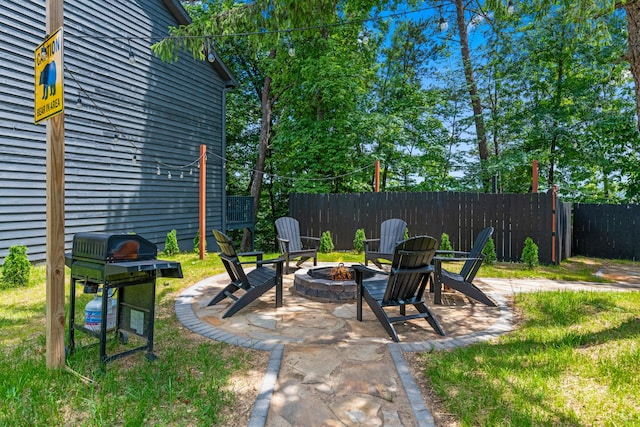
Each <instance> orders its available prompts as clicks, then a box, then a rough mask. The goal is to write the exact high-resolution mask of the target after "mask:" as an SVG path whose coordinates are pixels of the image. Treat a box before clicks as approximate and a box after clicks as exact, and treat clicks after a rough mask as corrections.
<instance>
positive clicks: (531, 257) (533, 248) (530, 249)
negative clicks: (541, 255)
mask: <svg viewBox="0 0 640 427" xmlns="http://www.w3.org/2000/svg"><path fill="white" fill-rule="evenodd" d="M520 260H521V261H522V263H523V264H524V265H525V266H526V267H527V268H530V269H533V268H535V267H537V266H538V264H539V260H538V245H536V244H535V242H534V241H533V239H532V238H531V237H527V238H526V239H525V240H524V248H523V249H522V257H521V258H520Z"/></svg>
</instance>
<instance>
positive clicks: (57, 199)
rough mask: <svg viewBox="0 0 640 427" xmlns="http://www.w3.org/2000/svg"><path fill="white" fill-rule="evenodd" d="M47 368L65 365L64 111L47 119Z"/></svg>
mask: <svg viewBox="0 0 640 427" xmlns="http://www.w3.org/2000/svg"><path fill="white" fill-rule="evenodd" d="M63 3H64V1H63V0H47V23H46V31H47V34H51V33H53V32H54V31H55V30H56V29H57V28H60V27H62V26H63V20H64V19H63V16H64V13H63V9H64V7H63ZM46 163H47V318H46V329H47V336H46V339H47V356H46V357H47V368H49V369H59V368H62V367H64V365H65V351H64V330H65V308H64V282H65V279H64V113H63V114H57V115H55V116H53V117H51V118H50V119H49V120H48V122H47V161H46Z"/></svg>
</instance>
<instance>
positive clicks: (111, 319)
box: [84, 289, 117, 332]
mask: <svg viewBox="0 0 640 427" xmlns="http://www.w3.org/2000/svg"><path fill="white" fill-rule="evenodd" d="M113 292H114V290H113V289H110V290H109V298H108V300H107V330H109V329H113V328H115V327H116V308H117V302H116V300H115V299H114V298H113ZM101 322H102V292H100V291H99V292H97V293H96V295H95V296H94V297H93V299H92V300H91V301H89V302H88V303H87V305H86V306H85V308H84V327H85V328H87V329H89V330H90V331H96V332H97V331H99V330H100V324H101Z"/></svg>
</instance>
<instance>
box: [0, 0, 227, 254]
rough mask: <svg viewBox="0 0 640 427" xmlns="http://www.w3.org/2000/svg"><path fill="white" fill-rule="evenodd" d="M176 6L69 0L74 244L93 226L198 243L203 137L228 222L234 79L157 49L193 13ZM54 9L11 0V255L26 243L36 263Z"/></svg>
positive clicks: (0, 19) (6, 205)
mask: <svg viewBox="0 0 640 427" xmlns="http://www.w3.org/2000/svg"><path fill="white" fill-rule="evenodd" d="M168 5H169V6H171V8H172V9H174V13H175V8H176V7H178V8H179V9H181V8H180V7H179V4H177V2H175V1H170V0H165V1H162V0H155V1H151V0H130V1H126V2H115V1H114V2H96V1H94V0H67V1H65V2H64V64H65V69H64V102H65V247H66V248H67V250H70V249H71V243H72V239H73V235H74V234H75V233H77V232H87V231H91V232H113V233H127V232H135V233H137V234H140V235H141V236H143V237H145V238H147V239H149V240H151V241H152V242H153V243H155V244H157V245H158V247H159V249H162V248H163V246H164V241H165V237H166V234H167V233H168V232H169V231H171V230H172V229H176V230H177V236H178V240H179V244H180V247H181V249H183V250H191V249H192V248H193V238H194V237H195V235H196V233H197V231H198V218H199V197H198V196H199V169H198V167H197V164H198V159H199V156H200V154H199V151H200V145H201V144H206V146H207V153H208V156H207V179H206V181H207V182H206V185H207V206H206V213H207V229H212V228H216V227H219V228H221V229H224V223H223V206H224V202H225V199H224V197H225V194H224V167H223V161H222V159H223V157H224V155H223V153H224V148H225V147H224V144H225V142H224V133H225V126H224V120H225V90H226V88H227V87H229V86H230V81H231V80H232V78H231V77H230V76H229V75H222V74H220V73H219V72H217V71H216V70H215V69H214V67H213V66H212V65H211V64H210V63H209V62H207V61H197V60H194V59H193V58H192V57H191V56H190V55H188V54H186V53H184V54H181V56H180V58H179V60H178V61H177V62H175V63H165V62H162V61H160V60H159V59H158V58H156V57H154V56H153V53H152V52H151V50H150V48H149V46H150V45H151V44H152V43H153V42H155V41H157V40H159V39H160V38H161V37H163V36H166V35H167V28H168V27H169V26H170V25H177V24H178V23H180V22H181V20H182V21H183V20H184V19H185V18H184V16H182V17H179V16H175V15H174V14H173V13H172V11H171V10H170V9H169V8H168V7H167V6H168ZM45 13H46V11H45V2H43V1H41V0H23V1H20V2H15V1H7V0H0V28H2V32H0V58H1V59H0V64H2V66H1V67H0V264H1V263H2V261H3V259H4V257H5V256H6V255H7V253H8V249H9V247H10V246H12V245H26V246H27V247H28V255H29V259H30V260H31V261H33V262H40V261H44V259H45V255H46V246H45V243H46V196H47V195H46V166H45V161H46V134H45V132H46V125H45V123H44V122H43V123H41V124H38V125H34V124H33V103H34V49H35V48H36V46H37V45H38V44H39V43H41V42H42V40H44V38H45ZM129 46H130V47H131V51H132V52H133V54H134V56H135V63H133V64H132V63H130V62H129ZM216 66H217V67H220V64H216ZM79 99H80V100H81V101H82V106H80V104H79V103H78V102H77V101H78V100H79ZM158 171H159V172H160V174H159V175H158V174H157V173H158ZM169 173H171V179H169V177H168V174H169ZM181 173H182V177H181ZM206 237H207V239H208V240H209V241H210V244H211V245H212V244H213V240H212V239H210V238H209V236H206Z"/></svg>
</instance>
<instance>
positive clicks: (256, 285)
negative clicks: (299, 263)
mask: <svg viewBox="0 0 640 427" xmlns="http://www.w3.org/2000/svg"><path fill="white" fill-rule="evenodd" d="M213 235H214V236H215V238H216V242H217V243H218V246H219V247H220V251H221V252H220V253H219V254H218V255H219V256H220V259H222V263H223V264H224V268H225V269H226V270H227V273H228V274H229V277H230V278H231V283H229V284H228V285H227V286H226V287H225V288H224V289H223V290H222V291H220V292H219V293H218V294H217V295H216V296H215V297H213V299H212V300H211V301H210V302H209V304H208V305H209V306H211V305H215V304H217V303H219V302H220V301H222V300H224V299H225V298H231V299H232V300H234V301H235V302H234V303H233V304H232V305H231V306H230V307H229V309H228V310H227V311H226V312H225V313H224V315H223V316H222V317H223V318H225V317H231V316H233V315H234V314H235V313H237V312H238V311H239V310H241V309H243V308H244V307H246V306H247V305H248V304H250V303H251V302H252V301H254V300H255V299H256V298H258V297H260V296H261V295H262V294H264V293H265V292H267V291H268V290H269V289H271V288H273V287H274V286H275V288H276V308H278V307H282V264H283V263H284V259H282V258H277V259H269V260H263V259H262V252H246V253H240V254H238V253H236V250H235V248H234V247H233V242H232V241H231V239H230V238H229V237H228V236H227V235H226V234H223V233H221V232H220V231H218V230H213ZM239 256H255V257H256V261H244V262H240V259H239V258H238V257H239ZM245 264H255V265H256V268H255V269H253V270H251V271H249V272H248V273H246V272H245V270H244V267H243V265H245ZM268 264H273V265H274V266H275V269H274V268H270V267H265V265H268ZM239 290H242V291H244V292H243V293H242V295H241V296H240V297H238V296H236V295H235V293H236V292H237V291H239Z"/></svg>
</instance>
